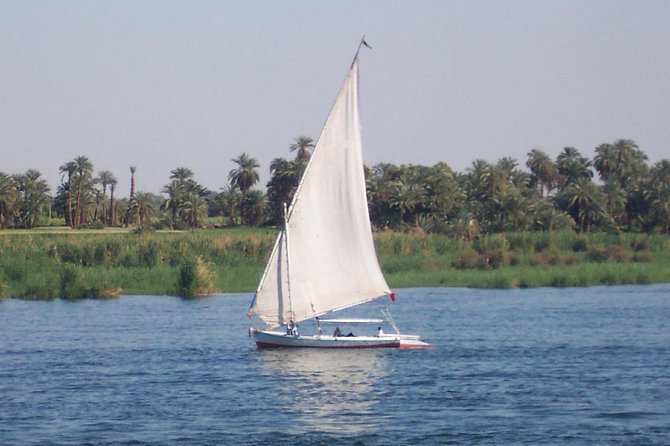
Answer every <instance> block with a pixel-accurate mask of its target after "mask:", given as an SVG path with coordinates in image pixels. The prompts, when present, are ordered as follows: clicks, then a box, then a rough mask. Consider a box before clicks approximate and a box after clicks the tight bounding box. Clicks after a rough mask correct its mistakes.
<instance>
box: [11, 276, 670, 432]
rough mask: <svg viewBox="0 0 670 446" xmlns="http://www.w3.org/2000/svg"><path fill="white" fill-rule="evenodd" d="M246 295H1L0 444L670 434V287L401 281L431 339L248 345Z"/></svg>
mask: <svg viewBox="0 0 670 446" xmlns="http://www.w3.org/2000/svg"><path fill="white" fill-rule="evenodd" d="M249 300H250V295H248V294H244V295H243V294H225V295H219V296H214V297H211V298H207V299H202V300H194V301H189V300H181V299H178V298H172V297H150V296H133V297H123V298H120V299H116V300H111V301H81V302H65V301H52V302H28V301H19V300H5V301H0V444H3V445H13V444H21V445H23V444H36V445H37V444H39V445H78V444H96V445H98V444H101V445H102V444H156V445H164V444H180V445H182V444H198V445H208V444H212V445H223V444H241V445H247V444H248V445H255V444H258V445H261V444H263V445H268V444H270V445H275V444H280V445H282V444H285V445H303V444H306V445H310V444H318V445H331V444H360V445H378V444H394V445H405V444H406V445H421V444H425V445H434V444H466V445H471V444H496V445H498V444H622V445H624V444H625V445H629V444H640V445H644V444H659V445H661V444H663V445H667V444H670V285H655V286H630V287H595V288H585V289H539V290H511V291H500V290H468V289H435V288H433V289H408V290H400V292H399V293H398V300H397V302H396V303H395V304H392V306H391V309H392V312H393V314H394V316H395V318H396V321H397V322H398V325H400V326H401V328H403V331H406V332H413V333H420V334H421V335H422V336H423V337H424V338H425V339H426V340H428V341H430V342H433V343H434V344H435V348H434V349H430V350H377V351H375V350H371V351H322V350H272V351H271V350H268V351H262V350H256V349H255V347H254V346H253V344H252V342H251V340H250V339H249V338H248V336H247V321H246V317H245V313H246V310H247V307H248V304H249ZM379 306H380V304H379V303H371V304H367V305H365V306H363V307H359V308H357V309H352V310H348V311H349V312H348V313H346V314H347V315H351V316H354V315H356V316H367V317H370V316H374V317H376V316H377V315H378V313H377V312H378V307H379ZM306 329H307V328H306V327H305V328H304V329H303V332H304V330H306Z"/></svg>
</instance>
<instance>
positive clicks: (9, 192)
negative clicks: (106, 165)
mask: <svg viewBox="0 0 670 446" xmlns="http://www.w3.org/2000/svg"><path fill="white" fill-rule="evenodd" d="M289 149H290V151H291V152H294V153H295V157H294V158H293V159H287V158H283V157H282V158H276V159H274V160H272V162H271V163H270V173H271V178H270V180H269V181H268V183H267V185H266V192H263V191H261V190H259V189H257V188H256V186H257V185H258V182H259V180H260V176H259V169H260V165H259V163H258V161H257V160H256V159H254V158H253V157H252V156H250V155H249V154H247V153H242V154H241V155H240V156H238V157H237V158H234V159H233V160H232V161H233V162H234V163H235V164H236V167H235V168H234V169H232V170H231V171H230V172H229V174H228V178H227V179H228V183H227V184H226V185H225V186H224V187H223V188H221V189H220V190H219V191H210V190H208V189H207V188H205V187H204V186H202V185H201V184H199V183H198V182H197V181H196V180H195V178H194V174H193V172H192V171H191V170H190V169H188V168H186V167H179V168H176V169H174V170H172V171H171V172H170V176H169V179H168V183H167V184H165V185H164V186H163V188H162V190H161V193H162V196H158V195H155V194H151V193H144V192H140V191H135V173H136V170H137V169H136V168H135V167H134V166H131V167H130V172H131V184H130V196H129V197H128V198H123V199H120V200H117V199H115V197H114V193H115V190H116V187H117V185H118V184H117V183H118V182H117V180H116V177H115V176H114V174H113V173H112V172H110V171H107V170H102V171H99V172H98V174H97V175H95V174H94V168H93V164H92V162H91V161H90V160H89V159H88V158H87V157H85V156H79V157H77V158H75V159H74V160H72V161H68V162H66V163H64V164H63V165H62V166H60V167H59V172H60V173H61V175H62V176H61V183H60V184H59V185H58V188H57V190H56V192H55V195H53V196H52V195H50V192H51V190H50V188H49V187H48V184H47V182H46V180H44V179H43V178H42V177H41V174H40V172H39V171H37V170H35V169H29V170H27V171H26V172H25V173H22V174H6V173H3V172H0V228H34V227H35V226H38V225H40V224H46V223H45V222H48V221H49V220H50V219H53V218H59V219H63V220H64V222H65V224H66V225H68V226H70V227H72V228H91V227H113V226H132V227H140V228H149V227H154V228H169V229H185V228H199V227H203V226H206V225H208V224H209V223H208V221H210V220H209V219H208V217H217V216H218V217H223V219H224V223H223V224H224V225H226V226H263V225H281V221H282V218H283V203H285V202H290V200H291V198H292V195H293V193H294V191H295V189H296V187H297V184H298V182H299V180H300V178H301V176H302V173H303V172H304V170H305V167H306V166H307V163H308V162H309V158H310V156H311V152H312V150H313V149H314V141H313V140H312V138H310V137H308V136H300V137H298V138H296V139H295V141H294V142H293V143H292V144H291V145H290V147H289ZM596 173H597V178H596V177H595V174H596ZM365 174H366V181H367V193H368V202H369V209H370V219H371V221H372V224H373V225H374V226H375V227H376V228H377V229H391V230H400V231H402V230H405V231H417V232H431V233H441V234H447V235H451V236H457V237H466V238H473V237H476V235H477V234H479V233H499V232H506V231H527V230H538V231H553V230H557V229H565V228H570V229H573V230H576V231H579V232H591V231H630V232H657V233H664V234H668V233H670V161H669V160H667V159H664V160H661V161H659V162H657V163H654V164H650V163H649V162H648V158H647V155H646V154H645V153H644V152H643V151H642V150H641V149H640V148H639V147H638V146H637V144H636V143H635V142H634V141H632V140H626V139H620V140H617V141H614V142H613V143H604V144H601V145H599V146H598V147H596V148H595V153H594V156H593V158H588V157H586V156H584V155H582V154H581V153H580V152H579V151H578V150H577V149H575V148H574V147H566V148H564V149H563V150H562V151H561V152H560V153H559V154H558V156H557V157H556V158H555V159H552V158H551V157H550V156H549V155H548V154H547V153H545V152H544V151H542V150H540V149H533V150H531V151H530V152H529V153H528V155H527V159H526V160H525V163H524V165H523V166H521V165H520V164H519V162H518V161H517V160H515V159H513V158H509V157H503V158H501V159H499V160H498V161H497V162H495V163H491V162H488V161H484V160H475V161H473V162H472V164H471V166H470V167H469V168H467V169H466V171H465V172H454V171H453V170H452V169H451V168H450V167H449V166H448V165H447V164H446V163H443V162H439V163H437V164H435V165H433V166H422V165H412V164H410V165H401V166H397V165H393V164H388V163H380V164H377V165H375V166H373V167H371V168H368V167H366V168H365ZM108 192H109V195H108Z"/></svg>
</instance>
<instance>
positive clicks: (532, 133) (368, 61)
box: [0, 0, 670, 196]
mask: <svg viewBox="0 0 670 446" xmlns="http://www.w3.org/2000/svg"><path fill="white" fill-rule="evenodd" d="M668 23H670V1H628V0H626V1H613V0H603V1H588V0H579V1H565V0H561V1H542V0H533V1H502V0H500V1H498V0H496V1H493V0H491V1H470V0H467V1H447V0H443V1H414V0H413V1H389V0H384V1H248V0H244V1H222V0H217V1H137V0H133V1H119V0H114V1H111V0H110V1H104V2H103V1H73V0H68V1H26V0H0V171H3V172H6V173H20V172H24V171H25V170H27V169H28V168H36V169H38V170H40V171H41V172H42V174H43V176H44V177H45V178H47V179H48V180H49V183H50V185H51V187H52V188H53V189H54V190H55V188H56V186H57V185H58V183H59V182H60V174H59V173H58V167H59V166H60V165H62V164H64V163H65V162H66V161H70V160H72V159H73V158H74V157H76V156H78V155H85V156H87V157H89V158H90V160H91V161H92V162H93V164H94V166H95V172H96V173H97V172H98V171H100V170H111V171H112V172H113V173H114V174H115V175H116V177H117V178H118V180H119V186H118V189H117V191H118V192H117V193H118V194H119V196H127V195H128V182H129V177H130V173H129V170H128V166H131V165H133V166H137V185H138V189H139V190H141V191H144V192H153V193H158V192H159V191H160V189H161V187H162V186H163V185H164V184H166V183H167V182H168V177H169V175H170V171H171V170H173V169H175V168H177V167H188V168H190V169H192V170H193V171H194V172H195V179H196V180H197V181H198V182H200V183H201V184H203V185H205V186H207V187H209V188H210V189H212V190H215V191H218V190H219V189H220V188H221V187H222V186H223V185H225V184H226V182H227V175H228V172H229V170H230V169H231V168H233V163H232V162H231V158H233V157H236V156H238V155H239V154H241V153H242V152H247V153H249V154H251V155H252V156H254V157H255V158H256V159H258V160H259V162H260V164H261V169H262V181H263V185H264V184H265V182H266V181H267V179H268V178H269V174H268V170H269V164H270V161H271V160H272V159H273V158H276V157H280V156H284V157H292V156H293V154H289V152H288V147H289V145H290V144H291V143H292V142H293V140H294V138H295V137H297V136H299V135H303V134H305V135H309V136H312V137H313V138H315V139H316V138H317V137H318V135H319V133H320V131H321V126H322V124H323V122H324V121H325V118H326V115H327V113H328V111H329V110H330V107H331V105H332V103H333V101H334V100H335V96H336V94H337V92H338V90H339V88H340V84H341V83H342V82H343V80H344V77H345V75H346V72H347V70H348V68H349V65H350V63H351V60H352V57H353V55H354V52H355V50H356V47H357V45H358V42H359V40H360V37H361V35H362V34H366V36H367V41H368V42H369V43H370V45H372V47H373V50H371V51H369V50H367V51H365V52H363V53H362V55H361V68H360V89H361V115H362V118H361V119H362V124H363V145H364V151H365V160H366V163H367V164H369V165H373V164H376V163H378V162H391V163H396V164H402V163H415V164H433V163H435V162H437V161H445V162H446V163H448V164H449V165H450V166H451V167H452V168H453V169H455V170H458V171H464V170H465V169H466V168H467V167H468V166H470V164H471V163H472V161H474V160H475V159H478V158H480V159H485V160H488V161H492V162H495V161H496V160H497V159H499V158H500V157H503V156H512V157H515V158H517V159H518V160H519V163H520V164H521V165H523V164H524V163H525V160H526V154H527V153H528V152H529V151H530V150H531V149H533V148H540V149H543V150H545V151H546V152H547V153H549V154H550V155H551V156H554V157H555V156H556V155H557V154H558V153H559V151H560V150H561V149H562V148H563V147H566V146H573V147H576V148H577V149H579V150H580V151H581V152H582V153H583V154H584V155H587V156H589V157H591V156H592V155H593V149H594V148H595V147H596V146H597V145H598V144H601V143H604V142H612V141H614V140H616V139H619V138H627V139H633V140H635V141H636V142H637V143H638V145H639V146H640V148H641V149H642V150H644V151H645V152H646V153H647V154H648V155H649V158H650V161H651V162H655V161H658V160H660V159H662V158H668V157H669V156H670V155H669V154H670V49H669V48H668V45H669V43H670V26H669V25H668Z"/></svg>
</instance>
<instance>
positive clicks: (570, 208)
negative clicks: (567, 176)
mask: <svg viewBox="0 0 670 446" xmlns="http://www.w3.org/2000/svg"><path fill="white" fill-rule="evenodd" d="M556 199H557V201H558V202H559V206H561V208H562V209H564V210H565V211H567V212H568V213H569V214H570V215H571V216H572V218H573V219H574V220H575V222H576V224H577V228H578V229H579V231H580V232H590V231H591V229H592V228H593V225H594V224H595V223H597V222H599V221H602V220H603V218H604V217H605V216H606V213H605V212H604V206H603V202H604V197H603V194H602V192H601V191H600V190H599V189H598V187H597V186H596V185H595V184H594V183H593V182H592V181H591V180H590V179H587V178H580V179H578V180H574V181H572V182H571V183H569V185H568V186H567V187H566V188H564V189H563V190H562V191H561V192H560V194H559V195H558V196H557V197H556Z"/></svg>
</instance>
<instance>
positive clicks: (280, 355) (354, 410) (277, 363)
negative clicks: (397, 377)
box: [258, 349, 388, 434]
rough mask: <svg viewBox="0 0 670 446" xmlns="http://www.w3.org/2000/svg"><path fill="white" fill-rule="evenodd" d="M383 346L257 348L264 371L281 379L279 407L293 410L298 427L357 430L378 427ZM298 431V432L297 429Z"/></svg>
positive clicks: (384, 352) (355, 432)
mask: <svg viewBox="0 0 670 446" xmlns="http://www.w3.org/2000/svg"><path fill="white" fill-rule="evenodd" d="M387 354H388V352H387V351H381V350H338V351H337V352H335V351H332V350H321V349H290V350H287V349H268V350H261V351H259V352H258V360H259V361H260V363H261V365H262V367H263V368H264V369H265V371H269V372H271V373H273V374H274V373H277V374H278V376H279V377H280V379H281V380H282V383H281V385H280V388H281V389H282V391H281V394H280V395H277V396H276V397H277V403H278V405H279V406H282V407H285V408H286V410H288V411H291V412H293V413H294V414H298V415H299V416H300V418H301V419H303V420H304V422H305V425H304V426H300V427H299V426H295V427H296V428H297V429H298V430H301V428H303V429H304V430H305V431H314V430H318V431H324V432H333V433H335V432H337V433H345V434H358V433H361V432H364V431H367V432H370V433H373V431H374V430H376V426H378V422H379V421H380V420H379V414H375V407H376V406H377V405H378V404H379V396H380V392H381V390H379V389H381V387H380V386H379V383H380V380H382V378H384V376H385V375H386V367H385V366H386V355H387ZM296 433H299V432H296Z"/></svg>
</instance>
